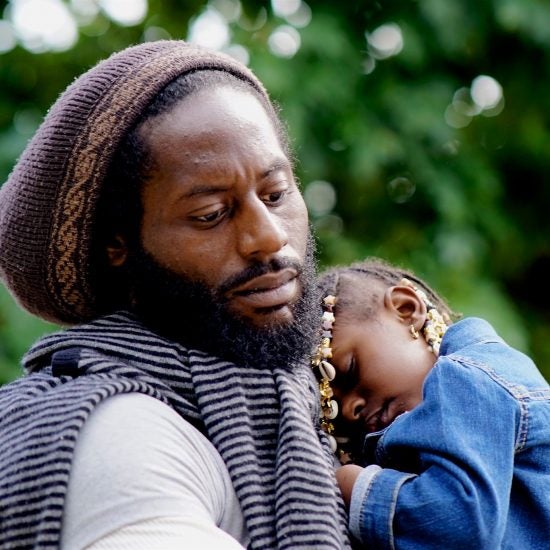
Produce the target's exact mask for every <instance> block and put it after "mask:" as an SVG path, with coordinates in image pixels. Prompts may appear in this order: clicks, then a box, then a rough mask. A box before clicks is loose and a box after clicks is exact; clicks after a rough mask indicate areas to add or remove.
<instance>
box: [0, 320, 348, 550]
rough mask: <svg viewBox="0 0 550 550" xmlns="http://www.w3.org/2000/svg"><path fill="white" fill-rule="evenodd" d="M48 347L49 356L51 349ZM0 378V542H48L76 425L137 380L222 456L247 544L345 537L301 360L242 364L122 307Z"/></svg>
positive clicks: (58, 514)
mask: <svg viewBox="0 0 550 550" xmlns="http://www.w3.org/2000/svg"><path fill="white" fill-rule="evenodd" d="M52 357H53V360H52ZM24 364H25V367H26V369H27V371H28V375H27V376H25V377H24V378H21V379H20V380H18V381H16V382H13V383H12V384H9V385H7V386H5V387H4V388H2V389H0V547H1V548H3V549H9V548H58V547H59V540H60V530H61V519H62V513H63V503H64V497H65V493H66V489H67V483H68V478H69V471H70V466H71V460H72V455H73V450H74V445H75V441H76V439H77V437H78V433H79V430H80V428H81V427H82V425H83V424H84V422H85V421H86V419H87V418H88V416H89V415H90V413H91V412H92V411H93V409H94V408H95V407H96V406H97V405H98V404H99V403H100V402H102V401H103V400H104V399H106V398H108V397H110V396H113V395H115V394H121V393H126V392H141V393H144V394H147V395H151V396H153V397H156V398H157V399H160V400H161V401H163V402H164V403H167V404H168V405H170V406H172V407H173V408H174V409H175V410H176V411H177V412H178V413H179V414H180V415H181V416H182V417H184V418H186V419H187V420H189V421H190V422H192V423H193V424H194V425H195V426H197V427H198V428H199V429H201V430H202V431H203V433H205V434H206V435H207V437H208V439H209V440H210V441H211V442H212V443H213V444H214V446H215V447H216V448H217V450H218V451H219V453H220V454H221V456H222V458H223V460H224V461H225V463H226V465H227V468H228V471H229V474H230V476H231V479H232V481H233V484H234V487H235V491H236V493H237V496H238V498H239V501H240V504H241V507H242V511H243V515H244V518H245V523H246V526H247V529H248V532H249V534H250V537H251V543H250V548H254V549H262V550H265V549H272V548H273V549H275V548H277V549H282V548H288V549H291V548H292V549H295V548H315V549H319V550H321V549H329V548H330V549H340V548H347V547H348V546H349V543H348V539H347V535H346V529H345V513H344V510H343V506H342V503H341V500H340V498H339V496H338V492H337V489H336V486H335V482H334V476H333V472H332V462H331V453H330V449H329V448H328V445H327V443H326V440H325V438H324V437H323V436H322V435H321V432H320V430H319V429H318V427H317V426H314V422H313V421H312V418H314V417H315V415H316V414H317V411H316V396H315V383H314V381H313V380H312V378H311V373H310V372H309V366H308V365H305V364H302V365H296V366H295V368H293V369H288V368H283V367H278V368H275V369H268V368H267V367H262V366H259V367H258V368H257V369H254V370H251V369H244V368H241V367H239V366H238V365H236V364H233V363H229V362H227V361H223V360H220V359H218V358H214V357H211V356H209V355H207V354H205V353H203V352H200V351H195V350H187V349H185V348H184V347H182V346H181V345H179V344H176V343H173V342H170V341H167V340H165V339H163V338H161V337H159V336H157V335H155V334H153V333H152V332H150V331H149V330H148V329H146V328H145V327H144V326H143V325H141V324H140V323H139V322H138V321H137V320H136V319H135V318H133V317H132V316H131V315H129V314H126V313H118V314H113V315H110V316H107V317H104V318H102V319H99V320H97V321H94V322H92V323H90V324H87V325H82V326H80V327H76V328H72V329H69V330H67V331H64V332H60V333H57V334H53V335H50V336H47V337H45V338H43V339H42V340H40V341H39V342H38V343H37V344H36V345H35V346H34V347H33V348H32V349H31V350H30V352H29V353H28V354H27V355H26V357H25V359H24Z"/></svg>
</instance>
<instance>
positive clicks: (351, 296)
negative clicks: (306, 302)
mask: <svg viewBox="0 0 550 550" xmlns="http://www.w3.org/2000/svg"><path fill="white" fill-rule="evenodd" d="M403 278H406V279H409V280H410V281H412V283H414V285H415V286H416V287H418V288H419V289H421V290H423V291H424V292H425V293H426V295H427V296H428V298H429V300H430V301H431V302H432V303H433V304H434V305H435V306H436V308H437V309H438V311H439V312H440V313H441V314H442V315H443V316H445V317H446V316H448V317H449V319H451V320H453V319H457V318H458V317H459V315H457V314H455V313H454V312H453V311H452V310H451V308H450V307H449V305H448V304H447V303H446V302H445V300H443V299H442V298H441V297H440V296H439V295H438V294H437V293H436V292H435V291H434V290H433V289H431V288H430V287H429V286H428V285H427V284H426V283H425V282H424V281H423V280H422V279H420V278H419V277H417V276H416V275H415V274H414V273H411V272H410V271H407V270H405V269H401V268H400V267H396V266H393V265H391V264H389V263H387V262H385V261H384V260H381V259H379V258H367V259H365V260H363V261H362V262H356V263H353V264H351V265H348V266H336V267H332V268H330V269H328V270H326V271H324V272H323V273H321V274H320V275H319V278H318V282H317V285H318V288H319V290H320V292H321V297H325V296H327V295H329V294H332V295H333V296H336V297H337V301H336V306H335V313H336V314H338V313H339V312H340V313H341V312H343V313H344V314H345V315H346V316H347V317H348V318H349V317H351V318H352V319H355V320H365V319H370V318H372V317H374V315H375V314H376V306H375V304H377V303H378V299H377V298H378V292H380V293H382V294H383V293H384V292H385V289H386V288H387V287H390V286H393V285H397V284H399V282H400V281H401V279H403ZM373 282H378V283H379V284H377V285H373V284H372V283H373ZM380 283H381V284H380Z"/></svg>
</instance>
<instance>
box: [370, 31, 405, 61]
mask: <svg viewBox="0 0 550 550" xmlns="http://www.w3.org/2000/svg"><path fill="white" fill-rule="evenodd" d="M366 38H367V43H368V45H369V52H370V53H371V55H372V56H373V57H375V58H376V59H386V58H388V57H392V56H394V55H397V54H398V53H399V52H400V51H401V50H402V49H403V33H402V32H401V28H400V27H399V25H397V24H396V23H386V24H384V25H381V26H380V27H378V28H376V29H375V30H374V31H373V32H371V33H366Z"/></svg>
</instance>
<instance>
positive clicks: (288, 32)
mask: <svg viewBox="0 0 550 550" xmlns="http://www.w3.org/2000/svg"><path fill="white" fill-rule="evenodd" d="M301 43H302V40H301V38H300V33H299V32H298V31H297V30H296V29H295V28H294V27H291V26H290V25H280V26H279V27H277V28H276V29H275V30H274V31H273V32H272V33H271V35H270V36H269V38H268V45H269V49H270V50H271V52H272V53H273V54H275V55H277V56H279V57H288V58H290V57H293V56H294V55H295V54H296V52H297V51H298V50H299V49H300V45H301Z"/></svg>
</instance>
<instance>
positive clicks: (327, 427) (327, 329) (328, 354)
mask: <svg viewBox="0 0 550 550" xmlns="http://www.w3.org/2000/svg"><path fill="white" fill-rule="evenodd" d="M335 303H336V297H335V296H333V295H332V294H329V295H328V296H326V297H325V298H324V299H323V316H322V318H321V327H322V328H321V342H320V343H319V345H318V346H317V349H316V350H315V353H314V354H313V356H312V358H311V366H312V367H313V369H316V370H317V378H318V380H319V392H320V395H321V412H320V417H321V419H320V421H321V428H322V429H323V431H324V432H325V433H326V434H327V437H328V440H329V442H330V446H331V448H332V451H333V452H336V450H337V447H338V444H337V441H336V439H335V437H334V435H333V434H334V424H333V422H332V421H333V420H334V419H335V418H336V417H337V416H338V403H337V402H336V401H335V400H334V399H332V397H333V395H334V393H333V391H332V388H331V386H330V383H331V382H332V381H333V380H334V378H335V377H336V369H335V368H334V366H333V365H332V363H330V361H329V359H331V358H332V348H331V343H332V327H333V325H334V321H335V318H334V313H333V309H334V304H335Z"/></svg>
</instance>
